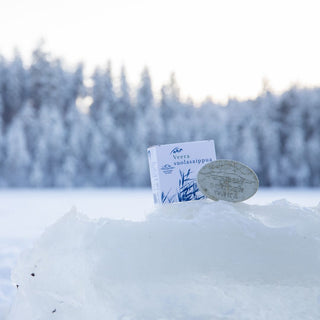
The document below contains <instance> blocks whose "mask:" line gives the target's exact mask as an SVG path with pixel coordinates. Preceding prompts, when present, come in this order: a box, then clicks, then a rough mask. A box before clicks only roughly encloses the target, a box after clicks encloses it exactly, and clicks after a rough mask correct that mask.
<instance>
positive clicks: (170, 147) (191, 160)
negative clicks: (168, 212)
mask: <svg viewBox="0 0 320 320" xmlns="http://www.w3.org/2000/svg"><path fill="white" fill-rule="evenodd" d="M147 151H148V160H149V168H150V178H151V186H152V192H153V200H154V203H155V204H164V203H172V202H182V201H190V200H200V199H203V198H204V195H203V194H202V193H201V192H200V191H199V189H198V186H197V174H198V171H199V170H200V168H202V167H203V166H204V165H205V164H207V163H208V162H211V161H214V160H216V152H215V146H214V141H213V140H204V141H194V142H183V143H174V144H165V145H157V146H152V147H150V148H148V150H147Z"/></svg>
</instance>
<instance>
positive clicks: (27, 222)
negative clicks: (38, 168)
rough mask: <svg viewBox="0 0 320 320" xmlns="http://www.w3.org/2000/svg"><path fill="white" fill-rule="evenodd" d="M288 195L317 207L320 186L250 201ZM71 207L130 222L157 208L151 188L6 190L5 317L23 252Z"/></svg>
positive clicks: (2, 211) (0, 242) (2, 235)
mask: <svg viewBox="0 0 320 320" xmlns="http://www.w3.org/2000/svg"><path fill="white" fill-rule="evenodd" d="M283 198H285V199H287V200H288V201H290V202H293V203H297V204H299V205H302V206H307V207H315V206H316V205H318V203H319V202H320V190H319V189H260V190H259V191H258V193H257V194H256V195H255V196H254V197H253V198H251V199H249V200H248V201H247V203H248V204H267V203H270V202H272V201H274V200H277V199H283ZM72 207H76V208H77V210H78V211H80V212H82V213H84V214H85V215H87V216H88V217H89V218H100V217H107V218H112V219H126V220H131V221H142V220H144V219H145V217H146V215H147V214H148V213H149V212H151V211H153V203H152V195H151V191H150V190H103V189H100V190H54V191H52V190H40V191H32V190H1V191H0V320H2V319H4V318H5V314H6V313H7V312H8V310H9V306H10V304H11V303H12V300H13V297H14V295H15V292H16V288H15V287H14V285H13V284H12V282H11V280H10V274H11V270H12V268H13V267H14V266H15V265H16V263H17V258H18V256H19V255H20V253H21V252H22V251H24V250H25V249H26V248H30V247H31V246H32V245H33V243H34V241H35V240H36V239H38V238H39V236H40V235H41V234H42V233H43V231H44V230H45V229H46V227H48V226H49V225H51V224H53V223H54V222H55V221H57V220H58V219H59V218H61V217H62V216H63V215H64V214H65V213H66V212H69V211H70V210H71V208H72ZM301 294H303V293H301ZM223 319H224V318H223ZM225 319H228V318H227V317H226V318H225Z"/></svg>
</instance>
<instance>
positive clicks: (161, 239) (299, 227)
mask: <svg viewBox="0 0 320 320" xmlns="http://www.w3.org/2000/svg"><path fill="white" fill-rule="evenodd" d="M13 281H14V282H15V283H16V284H18V285H19V288H18V290H17V296H16V299H15V302H14V304H13V306H12V309H11V311H10V314H9V316H8V318H7V319H8V320H16V319H19V320H20V319H22V318H23V319H25V320H29V319H30V320H31V319H32V320H34V319H51V318H53V317H54V318H55V319H69V320H72V319H77V320H78V319H110V320H112V319H127V320H128V319H139V320H141V319H237V320H242V319H243V320H244V319H246V320H248V319H255V320H257V319H259V320H260V319H274V320H277V319H281V320H284V319H288V320H289V319H290V320H294V319H297V320H298V319H299V320H301V319H319V317H320V207H319V206H318V207H314V208H306V207H300V206H298V205H293V204H291V203H289V202H287V201H285V200H281V201H276V202H274V203H272V204H269V205H252V204H246V203H238V204H231V203H227V202H222V201H219V202H212V201H209V200H205V201H195V202H188V203H178V204H172V205H166V206H163V207H161V208H157V209H156V210H155V211H154V212H153V213H152V214H150V215H148V216H147V217H146V219H145V220H142V221H128V220H127V221H125V220H114V219H109V218H100V219H95V220H93V219H90V218H88V217H86V216H84V215H82V214H79V213H77V212H76V210H73V211H72V212H70V213H69V214H67V215H65V216H63V217H62V218H61V219H60V220H59V221H58V222H57V223H55V224H54V225H52V226H51V227H49V228H48V229H47V230H46V232H45V233H44V234H43V235H42V236H41V238H40V239H38V240H37V242H36V243H35V245H34V247H33V248H32V249H30V250H28V251H25V252H24V254H23V256H22V258H21V260H20V261H19V263H18V265H17V266H16V268H15V271H14V273H13Z"/></svg>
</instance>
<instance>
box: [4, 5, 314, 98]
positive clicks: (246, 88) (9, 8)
mask: <svg viewBox="0 0 320 320" xmlns="http://www.w3.org/2000/svg"><path fill="white" fill-rule="evenodd" d="M319 9H320V1H319V0H303V1H295V0H261V1H259V0H219V1H216V0H158V1H156V0H105V1H99V0H54V1H51V0H50V1H48V0H0V54H2V55H4V56H5V57H12V55H13V51H14V48H18V49H19V51H20V52H21V54H22V55H23V57H24V58H25V60H26V61H29V60H30V56H31V52H32V50H33V49H34V48H35V47H36V45H37V43H38V42H39V40H40V39H41V38H44V39H45V40H46V48H47V49H48V50H49V51H50V52H51V53H52V54H53V55H54V56H55V57H60V58H63V59H64V60H65V62H66V65H70V66H73V65H75V64H76V63H77V62H80V61H82V62H84V63H85V65H86V73H87V74H89V72H91V71H92V70H93V68H94V67H95V66H98V65H99V66H105V65H106V63H107V61H108V60H111V62H112V64H113V71H114V74H115V75H118V74H119V71H120V67H121V65H122V64H124V65H125V66H126V70H127V75H128V80H129V82H130V84H131V85H132V86H135V85H137V83H138V81H139V78H140V74H141V71H142V69H143V68H144V66H148V67H149V69H150V72H151V76H152V80H153V86H154V89H156V90H159V88H160V86H161V85H162V84H164V83H166V82H168V79H169V77H170V74H171V72H175V74H176V78H177V81H178V83H179V85H180V88H181V93H182V95H183V96H184V97H187V96H191V97H192V98H194V100H195V101H198V102H199V101H202V100H204V99H205V98H206V97H207V96H210V97H212V99H213V100H215V101H220V102H223V101H226V100H227V99H228V97H237V98H240V99H245V98H251V97H255V96H256V95H257V94H259V93H260V92H261V88H262V80H263V79H264V78H266V79H268V80H269V83H270V86H271V88H273V89H274V90H275V91H276V92H281V91H282V90H285V89H287V88H288V87H289V86H290V85H292V84H294V83H299V84H300V85H306V86H319V85H320V40H319V32H320V18H319V14H320V10H319Z"/></svg>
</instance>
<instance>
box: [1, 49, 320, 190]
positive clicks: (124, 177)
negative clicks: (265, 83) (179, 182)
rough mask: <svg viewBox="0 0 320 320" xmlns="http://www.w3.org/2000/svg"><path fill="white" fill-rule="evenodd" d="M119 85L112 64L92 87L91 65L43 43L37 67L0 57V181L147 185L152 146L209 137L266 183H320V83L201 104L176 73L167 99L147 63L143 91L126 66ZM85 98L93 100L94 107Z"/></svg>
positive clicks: (17, 58)
mask: <svg viewBox="0 0 320 320" xmlns="http://www.w3.org/2000/svg"><path fill="white" fill-rule="evenodd" d="M114 83H115V81H114V77H113V75H112V70H111V66H110V64H109V65H108V67H107V68H105V69H99V68H98V69H96V71H95V72H94V74H93V75H92V85H91V86H85V85H84V81H83V68H82V66H81V65H79V66H78V67H77V68H76V69H75V70H73V71H70V70H68V69H66V68H65V67H64V66H63V65H62V63H61V62H60V61H59V60H57V59H53V58H52V57H51V56H50V55H49V54H48V53H46V52H45V51H44V50H42V49H41V48H38V49H36V50H35V51H34V53H33V59H32V63H31V65H30V66H29V67H26V66H25V65H24V64H23V61H22V59H21V57H20V56H19V55H18V54H17V55H16V56H15V58H14V59H12V60H10V61H9V60H8V59H4V58H0V186H1V187H80V186H98V187H102V186H146V185H148V184H149V173H148V164H147V156H146V148H147V146H150V145H154V144H162V143H173V142H183V141H192V140H202V139H214V140H215V143H216V151H217V156H218V158H226V159H235V160H240V161H242V162H244V163H246V164H248V165H249V166H250V167H252V168H253V169H254V170H255V171H256V172H257V174H258V176H259V178H260V182H261V184H262V185H265V186H319V185H320V89H319V88H315V89H301V88H296V87H293V88H291V89H290V90H289V91H287V92H285V93H283V94H282V95H275V94H273V93H272V92H270V91H268V90H265V91H264V92H263V93H262V94H261V95H260V96H259V97H258V98H257V99H255V100H249V101H245V102H240V101H237V100H229V102H228V104H227V105H226V106H221V105H217V104H215V103H213V102H212V101H209V100H207V101H205V102H204V103H202V104H201V106H199V107H196V106H195V105H194V103H193V102H192V101H191V100H188V101H184V100H183V99H182V98H181V97H180V94H179V87H178V85H177V83H176V81H175V78H174V76H171V79H170V81H169V83H168V84H166V85H164V86H163V87H162V89H161V93H160V98H159V99H155V98H154V92H153V90H152V85H151V79H150V75H149V72H148V70H147V69H145V70H144V71H143V72H142V75H141V81H140V84H139V86H138V87H137V88H136V89H135V90H133V89H130V88H129V85H128V82H127V79H126V74H125V71H124V69H122V71H121V75H120V81H119V85H117V86H115V84H114ZM88 97H89V98H88ZM82 99H86V100H88V99H91V101H92V103H91V105H90V108H89V110H88V112H81V111H79V108H78V107H77V106H78V104H79V101H80V102H81V101H82Z"/></svg>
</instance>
